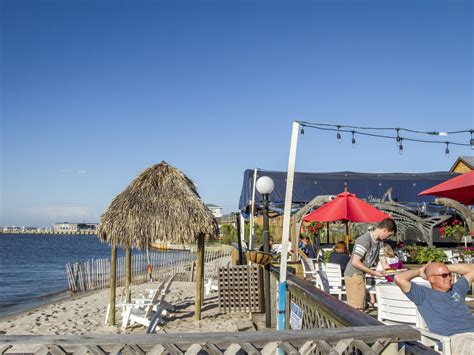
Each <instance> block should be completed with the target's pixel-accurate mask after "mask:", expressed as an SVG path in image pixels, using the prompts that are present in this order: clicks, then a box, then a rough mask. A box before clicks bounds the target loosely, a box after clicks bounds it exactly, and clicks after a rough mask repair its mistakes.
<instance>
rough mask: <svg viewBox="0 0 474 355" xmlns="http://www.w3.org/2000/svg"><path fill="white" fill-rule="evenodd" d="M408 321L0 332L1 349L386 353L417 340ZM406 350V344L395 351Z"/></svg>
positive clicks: (42, 352)
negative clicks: (176, 330) (136, 331)
mask: <svg viewBox="0 0 474 355" xmlns="http://www.w3.org/2000/svg"><path fill="white" fill-rule="evenodd" d="M419 337H420V334H419V332H418V331H416V330H415V329H413V328H412V327H410V326H406V325H389V326H367V327H351V328H338V329H310V330H309V329H307V330H299V331H295V330H291V331H282V332H279V331H260V332H236V333H189V334H142V335H126V334H124V335H103V336H35V335H16V336H8V335H0V353H2V354H9V353H18V352H21V353H36V354H55V355H59V354H85V353H89V354H185V353H186V354H198V353H199V354H223V353H226V354H275V353H276V351H277V348H279V349H281V351H282V352H283V353H286V354H357V353H361V354H381V353H382V352H384V351H386V352H385V353H387V352H388V351H387V349H388V348H389V347H390V344H391V343H393V342H398V341H401V340H405V341H409V340H416V339H418V338H419ZM395 353H396V354H404V353H405V348H403V347H402V348H401V349H400V351H398V350H397V351H396V352H395Z"/></svg>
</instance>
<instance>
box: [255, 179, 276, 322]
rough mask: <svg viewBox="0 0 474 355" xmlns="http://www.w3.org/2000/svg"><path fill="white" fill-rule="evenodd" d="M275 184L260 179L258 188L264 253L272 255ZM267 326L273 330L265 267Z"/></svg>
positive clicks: (267, 273)
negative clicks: (270, 207)
mask: <svg viewBox="0 0 474 355" xmlns="http://www.w3.org/2000/svg"><path fill="white" fill-rule="evenodd" d="M274 187H275V184H274V183H273V180H272V179H271V178H270V177H268V176H262V177H260V178H258V180H257V184H256V188H257V191H258V192H259V193H260V194H261V195H262V197H263V251H264V252H265V253H270V243H269V233H268V231H269V225H268V195H269V194H271V193H272V191H273V189H274ZM265 326H266V327H267V328H271V326H272V318H271V300H270V270H269V265H266V266H265Z"/></svg>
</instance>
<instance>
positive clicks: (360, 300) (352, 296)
mask: <svg viewBox="0 0 474 355" xmlns="http://www.w3.org/2000/svg"><path fill="white" fill-rule="evenodd" d="M344 281H345V282H346V292H347V303H348V304H349V305H350V306H352V307H354V308H357V309H364V308H365V281H364V277H363V276H362V275H353V276H344Z"/></svg>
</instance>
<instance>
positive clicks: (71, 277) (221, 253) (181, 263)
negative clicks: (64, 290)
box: [66, 250, 231, 292]
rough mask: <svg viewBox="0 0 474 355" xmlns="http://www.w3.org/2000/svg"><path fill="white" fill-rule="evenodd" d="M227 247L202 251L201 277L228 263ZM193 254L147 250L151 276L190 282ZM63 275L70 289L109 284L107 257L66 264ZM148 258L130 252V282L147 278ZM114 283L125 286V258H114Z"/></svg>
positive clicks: (102, 286) (73, 290)
mask: <svg viewBox="0 0 474 355" xmlns="http://www.w3.org/2000/svg"><path fill="white" fill-rule="evenodd" d="M230 254H231V251H230V250H213V251H206V252H205V255H204V261H205V266H204V272H205V276H217V273H218V270H217V268H218V267H219V266H225V265H226V264H227V263H228V262H230ZM195 261H196V255H195V254H194V253H191V252H189V251H176V250H168V251H160V252H150V263H151V266H152V275H151V276H152V278H153V279H155V280H161V279H164V278H166V277H169V276H170V275H172V274H178V275H179V278H180V279H182V280H186V281H192V280H193V277H194V273H195V268H194V264H195ZM66 274H67V280H68V285H69V290H70V291H71V292H85V291H90V290H98V289H103V288H107V287H109V284H110V258H104V259H92V260H88V261H84V262H76V263H68V264H67V265H66ZM148 277H149V275H148V260H147V257H146V254H145V253H143V252H140V253H135V254H134V255H132V282H133V283H140V282H145V281H147V280H148ZM117 285H118V286H123V285H125V257H120V258H117Z"/></svg>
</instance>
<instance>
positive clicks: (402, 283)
mask: <svg viewBox="0 0 474 355" xmlns="http://www.w3.org/2000/svg"><path fill="white" fill-rule="evenodd" d="M428 264H429V263H428ZM428 264H426V265H424V266H422V267H421V268H419V269H416V270H408V271H404V272H401V273H399V274H398V275H395V283H396V284H397V285H398V287H400V288H401V290H402V291H403V292H405V293H407V292H410V290H411V280H412V279H414V278H415V277H417V276H420V277H421V278H423V279H425V280H427V277H426V274H425V270H426V266H427V265H428Z"/></svg>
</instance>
